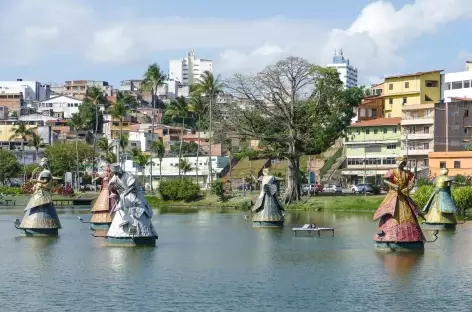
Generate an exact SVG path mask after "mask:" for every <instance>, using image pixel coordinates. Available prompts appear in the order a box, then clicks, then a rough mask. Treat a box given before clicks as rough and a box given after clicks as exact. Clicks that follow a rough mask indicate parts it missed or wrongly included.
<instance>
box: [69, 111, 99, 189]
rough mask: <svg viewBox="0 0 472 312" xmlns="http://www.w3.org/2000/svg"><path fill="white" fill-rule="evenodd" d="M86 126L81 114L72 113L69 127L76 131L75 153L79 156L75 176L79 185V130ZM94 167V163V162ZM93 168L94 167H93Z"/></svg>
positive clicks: (77, 185)
mask: <svg viewBox="0 0 472 312" xmlns="http://www.w3.org/2000/svg"><path fill="white" fill-rule="evenodd" d="M85 126H86V121H85V120H84V118H82V116H81V115H80V114H72V118H71V119H70V120H69V127H70V128H71V129H72V130H74V131H75V154H76V157H77V164H76V176H75V185H76V187H79V146H78V142H79V131H81V130H83V129H84V128H85ZM92 167H93V164H92ZM92 170H93V168H92Z"/></svg>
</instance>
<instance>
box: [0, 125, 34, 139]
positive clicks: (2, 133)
mask: <svg viewBox="0 0 472 312" xmlns="http://www.w3.org/2000/svg"><path fill="white" fill-rule="evenodd" d="M16 123H17V122H15V121H11V120H2V121H0V142H1V141H3V142H7V141H16V140H18V141H22V140H23V139H22V138H21V137H15V138H11V139H10V137H11V136H12V135H13V133H14V132H15V129H16V128H17V126H18V125H16ZM26 127H27V128H29V129H31V128H36V125H27V126H26Z"/></svg>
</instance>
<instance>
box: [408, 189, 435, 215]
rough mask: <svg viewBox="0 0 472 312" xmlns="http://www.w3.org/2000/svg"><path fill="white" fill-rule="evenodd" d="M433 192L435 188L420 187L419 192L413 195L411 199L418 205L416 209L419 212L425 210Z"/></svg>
mask: <svg viewBox="0 0 472 312" xmlns="http://www.w3.org/2000/svg"><path fill="white" fill-rule="evenodd" d="M433 191H434V187H433V186H430V185H423V186H420V187H418V190H416V192H415V194H412V196H411V198H412V199H413V201H414V202H415V204H416V207H417V208H418V209H419V210H422V209H423V208H424V206H425V205H426V202H427V201H428V199H429V197H430V196H431V194H433Z"/></svg>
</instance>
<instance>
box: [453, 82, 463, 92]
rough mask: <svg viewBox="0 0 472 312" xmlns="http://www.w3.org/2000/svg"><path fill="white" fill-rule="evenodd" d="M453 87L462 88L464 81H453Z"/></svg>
mask: <svg viewBox="0 0 472 312" xmlns="http://www.w3.org/2000/svg"><path fill="white" fill-rule="evenodd" d="M451 89H452V90H457V89H462V81H453V82H452V83H451Z"/></svg>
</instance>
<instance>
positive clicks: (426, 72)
mask: <svg viewBox="0 0 472 312" xmlns="http://www.w3.org/2000/svg"><path fill="white" fill-rule="evenodd" d="M443 70H444V69H435V70H430V71H425V72H417V73H413V74H404V75H394V76H388V77H385V79H389V78H403V77H409V76H420V75H425V74H432V73H437V72H442V71H443Z"/></svg>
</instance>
